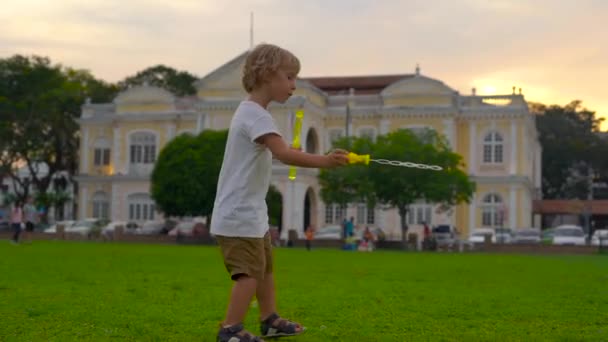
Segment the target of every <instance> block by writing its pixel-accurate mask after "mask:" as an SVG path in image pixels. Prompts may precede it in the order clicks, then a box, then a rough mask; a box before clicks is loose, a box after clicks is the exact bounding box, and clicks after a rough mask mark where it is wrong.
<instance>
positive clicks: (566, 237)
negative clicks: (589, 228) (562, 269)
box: [553, 224, 587, 246]
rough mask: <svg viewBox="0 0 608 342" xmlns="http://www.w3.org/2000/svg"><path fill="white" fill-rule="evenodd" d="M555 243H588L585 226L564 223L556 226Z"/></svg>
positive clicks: (579, 244)
mask: <svg viewBox="0 0 608 342" xmlns="http://www.w3.org/2000/svg"><path fill="white" fill-rule="evenodd" d="M553 244H554V245H562V246H563V245H575V246H584V245H586V244H587V241H586V238H585V232H584V231H583V228H582V227H580V226H575V225H570V224H567V225H562V226H557V227H555V230H554V231H553Z"/></svg>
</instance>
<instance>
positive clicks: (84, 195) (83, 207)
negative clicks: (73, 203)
mask: <svg viewBox="0 0 608 342" xmlns="http://www.w3.org/2000/svg"><path fill="white" fill-rule="evenodd" d="M88 201H89V194H88V189H87V187H86V186H84V185H83V186H81V187H80V217H79V219H81V220H82V219H85V218H86V217H87V203H88Z"/></svg>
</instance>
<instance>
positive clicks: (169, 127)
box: [157, 122, 176, 143]
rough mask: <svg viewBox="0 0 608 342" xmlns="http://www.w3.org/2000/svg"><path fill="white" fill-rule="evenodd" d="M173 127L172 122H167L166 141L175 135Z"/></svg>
mask: <svg viewBox="0 0 608 342" xmlns="http://www.w3.org/2000/svg"><path fill="white" fill-rule="evenodd" d="M175 128H176V127H175V123H174V122H171V123H168V124H167V142H169V141H171V140H172V139H173V138H174V137H175ZM157 143H158V141H157Z"/></svg>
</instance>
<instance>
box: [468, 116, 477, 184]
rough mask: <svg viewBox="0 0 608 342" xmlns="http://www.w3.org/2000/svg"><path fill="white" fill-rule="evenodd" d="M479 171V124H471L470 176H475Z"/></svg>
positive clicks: (472, 122) (473, 122)
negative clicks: (477, 170)
mask: <svg viewBox="0 0 608 342" xmlns="http://www.w3.org/2000/svg"><path fill="white" fill-rule="evenodd" d="M476 169H477V123H476V122H475V121H471V123H470V124H469V174H472V175H473V174H475V171H476Z"/></svg>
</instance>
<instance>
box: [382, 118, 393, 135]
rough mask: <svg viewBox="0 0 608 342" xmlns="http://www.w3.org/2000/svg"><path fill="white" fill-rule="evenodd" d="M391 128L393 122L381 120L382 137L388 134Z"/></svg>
mask: <svg viewBox="0 0 608 342" xmlns="http://www.w3.org/2000/svg"><path fill="white" fill-rule="evenodd" d="M390 128H391V121H390V120H388V119H381V120H380V135H385V134H388V132H389V131H390Z"/></svg>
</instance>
